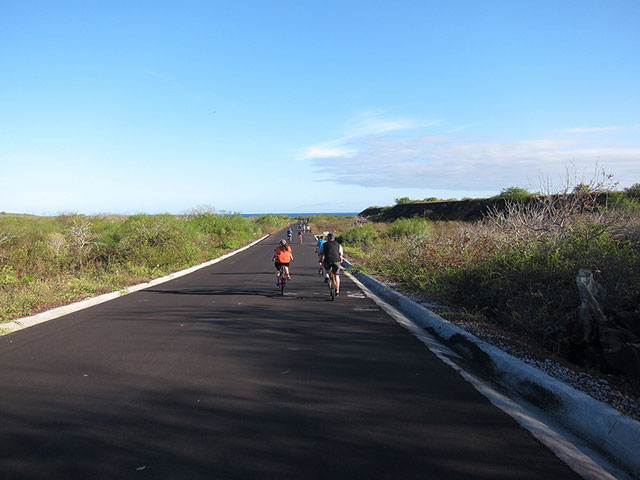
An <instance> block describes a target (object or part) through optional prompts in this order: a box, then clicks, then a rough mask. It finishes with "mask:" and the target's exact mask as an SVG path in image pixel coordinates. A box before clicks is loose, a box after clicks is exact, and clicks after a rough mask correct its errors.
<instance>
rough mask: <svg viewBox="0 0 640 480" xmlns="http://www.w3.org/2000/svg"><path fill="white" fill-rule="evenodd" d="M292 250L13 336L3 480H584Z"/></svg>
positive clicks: (1, 351)
mask: <svg viewBox="0 0 640 480" xmlns="http://www.w3.org/2000/svg"><path fill="white" fill-rule="evenodd" d="M278 238H279V237H277V236H275V237H270V238H268V239H266V240H264V241H263V242H261V243H260V244H258V245H256V246H254V247H252V248H251V249H249V250H246V251H244V252H242V253H240V254H238V255H235V256H233V257H231V258H229V259H227V260H225V261H223V262H220V263H218V264H215V265H213V266H211V267H207V268H204V269H202V270H199V271H197V272H196V273H194V274H192V275H188V276H185V277H182V278H179V279H177V280H173V281H171V282H168V283H165V284H162V285H160V286H156V287H153V288H151V289H148V290H143V291H140V292H138V293H134V294H130V295H127V296H124V297H121V298H119V299H117V300H114V301H111V302H107V303H104V304H101V305H98V306H96V307H93V308H90V309H86V310H83V311H80V312H77V313H74V314H71V315H68V316H65V317H62V318H60V319H57V320H53V321H50V322H47V323H44V324H40V325H38V326H34V327H31V328H28V329H25V330H22V331H19V332H16V333H13V334H10V335H7V336H4V337H1V338H0V365H1V367H0V381H1V384H0V385H1V386H0V388H1V390H0V477H1V478H3V479H13V478H60V479H72V478H82V479H94V478H114V479H116V478H153V479H158V478H170V479H176V478H184V479H196V478H207V479H262V478H274V479H276V478H277V479H288V478H296V479H316V478H322V479H358V478H366V479H378V478H387V479H413V478H419V479H430V478H431V479H494V478H501V479H504V478H510V479H519V480H522V479H540V478H546V479H564V478H577V476H576V475H575V474H574V473H573V472H572V471H570V470H569V469H568V468H567V467H566V466H565V465H564V464H562V463H561V462H560V461H559V460H558V459H557V458H556V457H555V456H554V455H553V454H552V453H551V452H550V451H549V450H547V449H546V448H545V447H543V446H542V445H540V444H539V443H538V442H537V441H536V440H534V439H533V437H531V436H530V434H529V433H527V432H526V431H524V430H523V429H521V428H520V427H519V426H518V425H517V424H516V423H515V422H514V421H513V420H512V419H511V418H510V417H508V416H506V415H505V414H504V413H502V412H501V411H500V410H498V409H497V408H495V407H494V406H492V405H491V404H490V403H489V402H488V401H487V400H486V399H485V398H484V397H483V396H481V395H480V394H479V393H478V392H477V391H476V390H474V389H473V388H472V387H471V386H470V385H469V384H467V383H466V382H465V381H464V380H462V379H461V377H459V376H458V375H457V374H456V373H455V372H454V371H452V370H451V369H450V368H448V367H447V366H445V365H444V364H443V363H442V362H440V361H439V360H438V359H437V358H436V357H435V356H434V355H433V354H432V353H431V352H430V351H429V350H427V349H426V348H425V346H424V345H423V344H422V343H421V342H420V341H419V340H417V339H416V338H414V337H413V336H411V335H410V334H409V333H408V332H407V331H406V330H404V329H403V328H402V327H400V326H398V325H397V324H396V323H395V322H394V321H393V320H392V319H391V318H390V317H388V316H387V315H386V314H385V313H384V312H383V311H381V310H380V309H379V308H378V307H377V306H376V304H375V303H374V302H373V301H371V300H370V299H369V298H365V297H364V295H363V294H362V293H361V292H360V291H359V290H358V288H357V287H356V286H355V285H354V284H353V283H352V282H351V281H349V280H348V279H347V280H345V282H344V285H343V289H342V295H341V296H340V297H339V298H338V300H337V301H336V302H330V301H328V300H327V299H328V295H327V291H326V288H325V284H324V283H322V280H321V279H320V277H319V276H318V274H317V263H316V257H315V254H314V246H313V245H312V242H311V241H309V242H308V243H307V244H306V245H298V244H296V243H295V242H294V245H293V247H294V253H295V261H294V263H293V264H292V275H293V279H292V281H291V282H290V283H289V288H288V291H287V292H286V295H285V296H284V297H281V296H280V295H279V292H278V290H277V289H276V287H275V285H274V281H275V277H274V268H273V264H272V263H271V255H272V253H273V249H274V247H275V245H276V243H277V240H278Z"/></svg>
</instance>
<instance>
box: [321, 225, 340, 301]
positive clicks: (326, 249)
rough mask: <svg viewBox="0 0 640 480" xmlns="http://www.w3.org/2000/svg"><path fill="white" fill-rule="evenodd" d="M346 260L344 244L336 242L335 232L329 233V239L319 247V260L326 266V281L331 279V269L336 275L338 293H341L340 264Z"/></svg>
mask: <svg viewBox="0 0 640 480" xmlns="http://www.w3.org/2000/svg"><path fill="white" fill-rule="evenodd" d="M343 260H344V251H343V250H342V245H340V244H339V243H338V242H336V236H335V235H334V234H333V233H329V234H328V235H327V241H326V242H324V243H323V244H322V246H321V247H320V248H319V249H318V261H320V262H321V263H322V266H323V268H324V272H325V274H324V281H325V283H326V282H328V281H329V270H332V271H333V273H335V275H336V295H338V294H339V293H340V268H341V267H340V264H341V263H342V261H343Z"/></svg>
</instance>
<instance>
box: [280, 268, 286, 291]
mask: <svg viewBox="0 0 640 480" xmlns="http://www.w3.org/2000/svg"><path fill="white" fill-rule="evenodd" d="M286 283H287V276H286V275H285V274H284V269H282V270H280V295H284V286H285V284H286Z"/></svg>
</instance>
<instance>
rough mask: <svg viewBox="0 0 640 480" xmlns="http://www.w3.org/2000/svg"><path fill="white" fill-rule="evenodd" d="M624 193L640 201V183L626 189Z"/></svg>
mask: <svg viewBox="0 0 640 480" xmlns="http://www.w3.org/2000/svg"><path fill="white" fill-rule="evenodd" d="M624 191H625V192H626V193H627V196H628V197H630V198H634V199H636V200H640V183H634V184H633V185H631V186H630V187H628V188H625V189H624Z"/></svg>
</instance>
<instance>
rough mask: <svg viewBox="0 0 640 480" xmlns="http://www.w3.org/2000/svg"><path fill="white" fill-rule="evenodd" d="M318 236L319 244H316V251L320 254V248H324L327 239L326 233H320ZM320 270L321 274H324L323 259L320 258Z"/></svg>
mask: <svg viewBox="0 0 640 480" xmlns="http://www.w3.org/2000/svg"><path fill="white" fill-rule="evenodd" d="M316 238H317V239H318V244H317V245H316V253H317V254H320V249H321V248H322V245H324V243H325V242H326V240H325V239H324V235H318V236H317V237H316ZM318 272H319V273H320V275H322V261H321V260H320V259H318Z"/></svg>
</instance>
